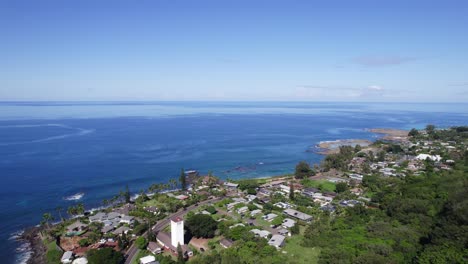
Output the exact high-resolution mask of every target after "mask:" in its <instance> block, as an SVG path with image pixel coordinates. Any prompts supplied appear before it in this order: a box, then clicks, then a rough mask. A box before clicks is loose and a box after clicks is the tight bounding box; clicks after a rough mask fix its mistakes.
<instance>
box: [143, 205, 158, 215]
mask: <svg viewBox="0 0 468 264" xmlns="http://www.w3.org/2000/svg"><path fill="white" fill-rule="evenodd" d="M143 209H145V211H147V212H150V213H153V214H157V213H158V212H159V211H158V208H157V207H156V206H145V207H143Z"/></svg>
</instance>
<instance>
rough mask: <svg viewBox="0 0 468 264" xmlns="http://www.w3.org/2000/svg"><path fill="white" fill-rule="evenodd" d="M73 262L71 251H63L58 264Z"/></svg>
mask: <svg viewBox="0 0 468 264" xmlns="http://www.w3.org/2000/svg"><path fill="white" fill-rule="evenodd" d="M72 261H73V251H65V253H63V255H62V258H61V259H60V262H62V263H64V264H67V263H72Z"/></svg>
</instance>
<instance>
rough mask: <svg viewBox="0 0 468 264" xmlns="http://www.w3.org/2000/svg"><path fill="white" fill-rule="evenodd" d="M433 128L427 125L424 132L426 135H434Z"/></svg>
mask: <svg viewBox="0 0 468 264" xmlns="http://www.w3.org/2000/svg"><path fill="white" fill-rule="evenodd" d="M435 128H436V127H435V126H434V125H431V124H429V125H427V126H426V132H427V133H428V134H432V133H434V131H435Z"/></svg>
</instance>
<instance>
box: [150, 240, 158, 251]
mask: <svg viewBox="0 0 468 264" xmlns="http://www.w3.org/2000/svg"><path fill="white" fill-rule="evenodd" d="M158 248H159V245H158V243H156V242H149V243H148V250H149V251H151V252H153V251H156V250H157V249H158Z"/></svg>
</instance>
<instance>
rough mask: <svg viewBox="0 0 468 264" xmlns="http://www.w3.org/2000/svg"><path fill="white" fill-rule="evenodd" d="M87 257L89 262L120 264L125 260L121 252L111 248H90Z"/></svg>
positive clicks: (92, 263) (93, 263) (95, 263)
mask: <svg viewBox="0 0 468 264" xmlns="http://www.w3.org/2000/svg"><path fill="white" fill-rule="evenodd" d="M87 258H88V263H89V264H121V263H123V262H124V260H125V259H124V256H123V254H122V253H120V252H117V251H115V250H113V249H112V248H102V249H91V250H89V251H88V253H87Z"/></svg>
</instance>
